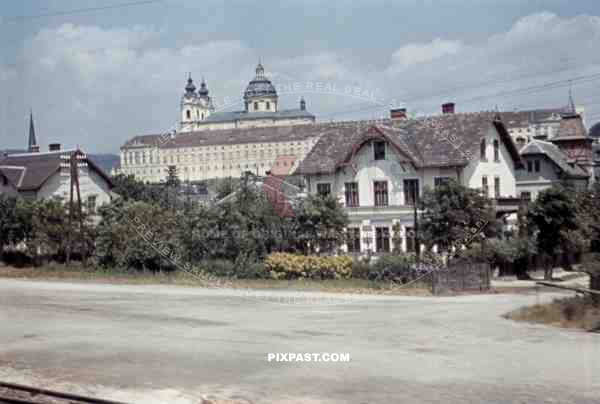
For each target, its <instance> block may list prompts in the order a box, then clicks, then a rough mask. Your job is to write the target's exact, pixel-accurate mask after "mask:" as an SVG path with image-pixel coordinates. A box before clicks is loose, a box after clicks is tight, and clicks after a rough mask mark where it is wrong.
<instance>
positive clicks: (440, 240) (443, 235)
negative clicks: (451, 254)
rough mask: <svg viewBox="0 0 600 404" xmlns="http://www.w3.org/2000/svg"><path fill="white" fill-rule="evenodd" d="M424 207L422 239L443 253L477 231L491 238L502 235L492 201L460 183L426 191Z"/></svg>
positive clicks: (421, 225)
mask: <svg viewBox="0 0 600 404" xmlns="http://www.w3.org/2000/svg"><path fill="white" fill-rule="evenodd" d="M420 208H421V209H422V210H423V214H422V215H421V218H420V222H419V232H420V235H419V238H420V239H421V240H422V241H423V242H424V243H425V245H426V246H427V247H428V249H431V248H432V247H433V246H434V245H437V246H438V249H439V250H441V251H447V250H448V249H450V248H451V246H452V245H454V244H455V243H457V242H460V240H465V239H468V240H470V238H472V235H473V234H474V233H473V232H474V231H475V232H482V233H483V234H485V236H487V237H492V236H495V235H496V234H497V233H498V223H497V222H496V218H495V213H494V210H493V207H492V206H491V203H490V201H489V199H488V198H486V197H484V196H483V195H481V193H480V192H479V191H477V190H474V189H471V188H467V187H465V186H463V185H461V184H459V183H457V182H456V181H448V182H447V183H446V184H442V185H439V186H437V187H435V188H434V189H426V191H425V193H424V195H423V198H422V199H421V206H420ZM461 244H463V243H461Z"/></svg>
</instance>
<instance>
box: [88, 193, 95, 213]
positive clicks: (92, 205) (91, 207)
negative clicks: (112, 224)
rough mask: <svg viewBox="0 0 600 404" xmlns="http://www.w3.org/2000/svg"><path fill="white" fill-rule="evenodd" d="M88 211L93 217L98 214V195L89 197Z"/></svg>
mask: <svg viewBox="0 0 600 404" xmlns="http://www.w3.org/2000/svg"><path fill="white" fill-rule="evenodd" d="M87 211H88V213H89V214H92V215H93V214H95V213H96V195H89V196H88V197H87Z"/></svg>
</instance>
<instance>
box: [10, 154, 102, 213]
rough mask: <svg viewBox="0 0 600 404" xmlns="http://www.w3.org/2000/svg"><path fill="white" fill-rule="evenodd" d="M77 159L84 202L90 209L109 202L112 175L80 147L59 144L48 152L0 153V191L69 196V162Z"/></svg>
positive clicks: (28, 195)
mask: <svg viewBox="0 0 600 404" xmlns="http://www.w3.org/2000/svg"><path fill="white" fill-rule="evenodd" d="M72 159H77V167H78V178H79V188H80V194H81V201H82V204H83V205H84V206H85V207H86V208H87V209H88V210H89V211H90V212H92V213H93V212H95V211H96V208H97V207H99V206H101V205H103V204H105V203H108V202H110V200H111V196H110V190H111V188H112V187H113V184H112V181H111V179H110V177H109V176H108V175H107V174H106V173H105V172H104V171H103V170H102V169H101V168H100V167H99V166H97V165H96V164H95V163H94V162H93V161H92V160H91V159H89V158H88V156H87V154H86V153H85V152H83V151H82V150H80V149H71V150H61V149H60V146H59V145H57V144H54V145H51V150H50V151H48V152H37V151H34V152H28V153H18V154H10V155H4V156H0V193H1V194H8V195H18V196H20V197H23V198H26V199H51V198H58V199H61V200H63V201H65V202H67V201H68V200H69V198H70V187H71V168H70V162H71V160H72Z"/></svg>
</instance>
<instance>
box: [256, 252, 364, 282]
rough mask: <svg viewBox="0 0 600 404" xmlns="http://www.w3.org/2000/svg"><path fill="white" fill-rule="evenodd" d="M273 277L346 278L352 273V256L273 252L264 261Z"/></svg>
mask: <svg viewBox="0 0 600 404" xmlns="http://www.w3.org/2000/svg"><path fill="white" fill-rule="evenodd" d="M264 266H265V270H266V271H267V273H269V275H270V277H271V278H273V279H297V278H311V279H348V278H350V277H351V275H352V257H349V256H336V257H319V256H315V255H309V256H305V255H296V254H289V253H274V254H271V255H269V256H268V257H267V258H266V259H265V261H264Z"/></svg>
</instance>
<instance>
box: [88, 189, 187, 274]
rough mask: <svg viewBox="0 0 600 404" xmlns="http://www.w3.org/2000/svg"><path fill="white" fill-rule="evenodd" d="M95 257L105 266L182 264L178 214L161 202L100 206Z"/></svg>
mask: <svg viewBox="0 0 600 404" xmlns="http://www.w3.org/2000/svg"><path fill="white" fill-rule="evenodd" d="M100 215H101V220H100V223H99V224H98V227H97V238H96V259H97V260H98V263H99V264H100V265H102V266H105V267H117V268H124V269H129V268H133V269H135V270H150V271H159V270H173V269H175V268H176V265H182V254H181V251H180V246H179V242H178V239H177V221H176V218H175V214H174V213H173V212H172V211H171V210H169V209H165V208H164V207H162V206H160V205H158V204H149V203H146V202H135V201H123V200H121V199H119V200H117V201H114V202H112V203H111V204H109V205H106V206H103V207H101V208H100Z"/></svg>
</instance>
